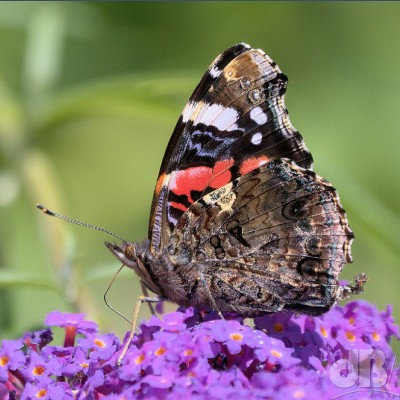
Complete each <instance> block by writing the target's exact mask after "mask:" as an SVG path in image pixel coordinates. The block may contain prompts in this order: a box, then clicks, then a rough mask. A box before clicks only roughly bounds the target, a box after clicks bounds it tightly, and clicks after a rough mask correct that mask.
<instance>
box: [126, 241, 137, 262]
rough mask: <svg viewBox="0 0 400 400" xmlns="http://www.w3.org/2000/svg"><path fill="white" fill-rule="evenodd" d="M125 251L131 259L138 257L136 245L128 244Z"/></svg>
mask: <svg viewBox="0 0 400 400" xmlns="http://www.w3.org/2000/svg"><path fill="white" fill-rule="evenodd" d="M124 253H125V255H126V256H127V257H128V258H129V259H131V260H133V259H135V258H136V251H135V246H133V245H131V244H128V245H127V246H126V247H125V249H124Z"/></svg>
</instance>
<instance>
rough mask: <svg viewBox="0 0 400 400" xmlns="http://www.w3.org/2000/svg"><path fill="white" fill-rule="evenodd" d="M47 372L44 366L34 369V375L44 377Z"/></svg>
mask: <svg viewBox="0 0 400 400" xmlns="http://www.w3.org/2000/svg"><path fill="white" fill-rule="evenodd" d="M45 371H46V368H45V367H43V366H42V365H38V366H37V367H35V368H33V371H32V372H33V375H43V374H44V372H45Z"/></svg>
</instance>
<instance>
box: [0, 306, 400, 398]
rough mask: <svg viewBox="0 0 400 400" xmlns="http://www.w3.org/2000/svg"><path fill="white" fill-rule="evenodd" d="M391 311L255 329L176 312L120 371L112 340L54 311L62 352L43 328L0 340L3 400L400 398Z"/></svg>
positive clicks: (287, 317)
mask: <svg viewBox="0 0 400 400" xmlns="http://www.w3.org/2000/svg"><path fill="white" fill-rule="evenodd" d="M391 311H392V310H391V308H390V307H388V308H387V309H386V310H385V311H383V312H380V311H379V310H378V309H377V308H376V307H375V306H373V305H371V304H369V303H367V302H364V301H356V302H351V303H349V304H347V305H346V306H344V307H339V306H336V307H334V308H333V309H332V310H331V311H329V312H328V313H326V314H325V315H323V316H321V317H314V318H313V317H309V316H304V315H293V314H291V313H276V314H271V315H266V316H263V317H258V318H256V319H255V327H254V328H252V327H250V326H247V325H245V324H244V323H243V319H242V318H238V317H236V316H234V315H229V316H227V317H229V319H226V320H220V319H218V317H217V315H216V314H215V313H214V312H209V311H196V310H193V309H192V308H188V309H184V308H182V307H181V308H179V310H178V311H176V312H173V313H170V314H167V315H164V316H162V317H161V318H157V317H152V318H151V319H150V320H149V321H148V322H145V323H143V324H142V325H141V333H140V334H137V335H134V338H133V341H132V343H131V345H130V347H129V349H128V352H127V354H126V355H125V357H124V359H123V360H122V363H121V365H120V366H119V365H117V359H118V357H119V355H120V352H121V351H122V344H121V343H120V342H119V340H118V339H117V338H116V337H115V335H114V334H100V333H98V332H97V325H96V324H95V323H93V322H90V321H85V320H84V319H83V315H81V314H78V315H74V314H63V313H60V312H53V313H51V314H50V315H49V316H48V318H46V324H48V325H55V326H60V327H63V328H64V330H65V336H66V340H65V341H64V346H52V345H51V339H52V333H51V330H49V329H47V330H44V331H39V332H35V333H29V334H25V335H24V337H23V338H22V339H20V340H16V341H3V343H2V346H1V349H0V400H6V399H7V400H14V399H15V400H20V399H26V400H28V399H34V400H36V399H52V400H58V399H67V400H68V399H110V400H113V399H122V398H124V399H126V400H131V399H139V400H140V399H146V400H147V399H166V400H169V399H171V400H172V399H176V398H181V397H182V398H184V397H187V398H190V397H192V398H196V399H218V400H223V399H228V398H238V397H246V398H248V399H249V400H250V399H265V398H282V399H307V400H313V399H316V400H320V399H325V398H327V399H328V398H334V397H338V396H339V397H343V396H344V397H343V398H346V399H347V398H349V399H350V398H351V399H364V398H389V397H388V396H389V394H391V395H392V396H397V397H400V386H399V384H398V381H399V377H400V369H399V368H398V367H397V366H395V356H394V354H393V351H392V349H391V347H390V340H391V339H392V338H397V339H399V338H400V335H399V330H398V327H397V326H396V325H395V324H394V321H393V318H392V314H391ZM77 333H79V334H80V337H79V338H78V340H77V341H76V344H75V338H76V335H77ZM125 340H126V339H125ZM389 379H390V381H389ZM386 381H388V382H386ZM384 385H385V386H384ZM370 388H373V390H372V389H370ZM358 389H363V390H358ZM389 392H390V393H389ZM384 396H386V397H384Z"/></svg>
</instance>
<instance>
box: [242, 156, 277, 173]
mask: <svg viewBox="0 0 400 400" xmlns="http://www.w3.org/2000/svg"><path fill="white" fill-rule="evenodd" d="M269 161H271V160H270V159H269V158H268V157H267V156H260V157H253V158H249V159H247V160H244V161H243V162H242V164H241V165H240V175H246V174H248V173H249V172H250V171H253V169H256V168H259V167H261V165H264V164H266V163H267V162H269Z"/></svg>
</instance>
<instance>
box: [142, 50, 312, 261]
mask: <svg viewBox="0 0 400 400" xmlns="http://www.w3.org/2000/svg"><path fill="white" fill-rule="evenodd" d="M286 85H287V77H286V76H285V75H283V74H282V72H281V71H280V69H279V67H278V66H277V65H276V64H275V63H274V62H273V61H272V60H271V59H270V58H269V57H268V56H267V55H266V54H265V53H264V52H263V51H261V50H256V49H252V48H251V47H250V46H248V45H245V44H238V45H236V46H233V47H231V48H230V49H228V50H226V51H225V52H224V53H222V54H221V55H220V56H218V57H217V59H216V60H215V61H214V62H213V63H212V64H211V66H210V67H209V68H208V70H207V71H206V73H205V75H204V76H203V78H202V80H201V81H200V83H199V85H198V86H197V88H196V89H195V91H194V93H193V95H192V96H191V98H190V100H189V102H188V104H187V105H186V107H185V109H184V110H183V113H182V115H181V117H180V118H179V121H178V123H177V125H176V127H175V130H174V132H173V135H172V137H171V139H170V142H169V144H168V147H167V151H166V153H165V156H164V159H163V162H162V165H161V169H160V174H159V178H158V181H157V185H156V189H155V193H154V198H153V204H152V212H151V219H150V228H149V238H150V241H151V249H152V251H153V252H154V253H156V252H158V251H160V250H161V249H162V248H163V246H165V245H166V243H167V242H168V240H169V237H170V234H171V231H172V230H173V229H174V227H175V226H176V224H177V223H178V221H179V219H180V218H181V217H182V215H183V214H184V212H185V211H186V210H187V209H188V208H189V207H190V206H191V205H192V204H193V203H195V202H196V201H197V200H199V199H200V198H202V197H203V196H205V195H207V194H208V193H210V192H212V191H214V190H215V189H218V188H221V187H223V186H224V185H226V184H228V183H229V182H232V181H234V180H235V179H237V178H238V177H240V176H242V175H245V174H247V173H248V172H250V171H252V170H254V169H256V168H258V167H259V166H260V165H263V164H265V163H267V162H269V161H272V160H275V159H279V158H282V157H287V158H289V159H291V160H293V161H295V162H296V163H297V164H298V165H300V166H302V167H305V168H311V166H312V158H311V154H310V153H309V151H308V150H307V148H306V146H305V144H304V142H303V140H302V138H301V136H300V134H299V133H298V132H297V131H296V129H295V128H293V126H292V125H291V123H290V120H289V117H288V112H287V109H286V107H285V104H284V101H283V95H284V93H285V90H286Z"/></svg>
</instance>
